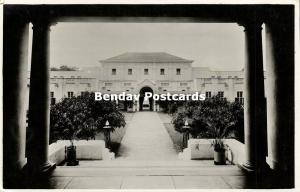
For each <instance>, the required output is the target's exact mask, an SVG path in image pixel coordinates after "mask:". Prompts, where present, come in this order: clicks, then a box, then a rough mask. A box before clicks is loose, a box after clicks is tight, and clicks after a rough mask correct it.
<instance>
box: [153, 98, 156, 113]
mask: <svg viewBox="0 0 300 192" xmlns="http://www.w3.org/2000/svg"><path fill="white" fill-rule="evenodd" d="M153 111H156V102H155V100H154V99H153Z"/></svg>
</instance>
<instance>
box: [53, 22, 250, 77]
mask: <svg viewBox="0 0 300 192" xmlns="http://www.w3.org/2000/svg"><path fill="white" fill-rule="evenodd" d="M244 49H245V47H244V32H243V28H242V27H241V26H239V25H237V24H236V23H105V22H103V23H78V22H76V23H71V22H70V23H57V24H56V25H54V26H52V27H51V33H50V63H51V66H52V67H59V66H61V65H68V66H75V67H78V68H82V67H85V66H100V64H99V60H103V59H107V58H110V57H113V56H116V55H120V54H123V53H125V52H167V53H170V54H173V55H175V56H179V57H182V58H185V59H189V60H194V62H193V66H195V67H209V68H211V69H212V70H225V71H230V70H241V69H242V68H243V66H244V62H245V61H244Z"/></svg>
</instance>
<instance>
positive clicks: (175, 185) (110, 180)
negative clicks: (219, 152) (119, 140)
mask: <svg viewBox="0 0 300 192" xmlns="http://www.w3.org/2000/svg"><path fill="white" fill-rule="evenodd" d="M286 179H287V176H277V177H274V176H273V177H271V176H270V175H264V176H262V177H257V176H255V175H247V174H245V172H243V171H242V170H241V169H240V168H238V167H237V166H234V165H225V166H215V165H213V162H212V161H173V162H166V161H155V162H153V161H151V162H150V161H139V162H138V161H136V162H134V161H118V160H116V161H114V162H112V161H81V162H80V165H79V166H76V167H67V166H58V167H57V168H56V169H55V170H54V171H53V173H52V174H51V175H49V176H48V177H37V178H35V179H30V178H28V177H27V178H23V179H21V180H19V182H17V184H16V186H15V187H14V188H27V189H230V188H231V189H241V188H286V184H287V182H286ZM17 185H18V186H17Z"/></svg>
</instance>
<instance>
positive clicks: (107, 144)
mask: <svg viewBox="0 0 300 192" xmlns="http://www.w3.org/2000/svg"><path fill="white" fill-rule="evenodd" d="M103 129H104V137H105V147H107V148H108V149H110V129H111V126H110V125H109V121H108V120H107V121H106V122H105V126H104V127H103Z"/></svg>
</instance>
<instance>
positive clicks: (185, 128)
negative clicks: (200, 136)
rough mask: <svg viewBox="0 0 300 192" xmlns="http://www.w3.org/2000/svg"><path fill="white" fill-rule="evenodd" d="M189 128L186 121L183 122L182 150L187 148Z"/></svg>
mask: <svg viewBox="0 0 300 192" xmlns="http://www.w3.org/2000/svg"><path fill="white" fill-rule="evenodd" d="M190 128H191V126H189V123H188V121H187V120H185V122H184V126H183V127H182V130H183V138H182V146H183V148H187V146H188V140H189V129H190Z"/></svg>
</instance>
